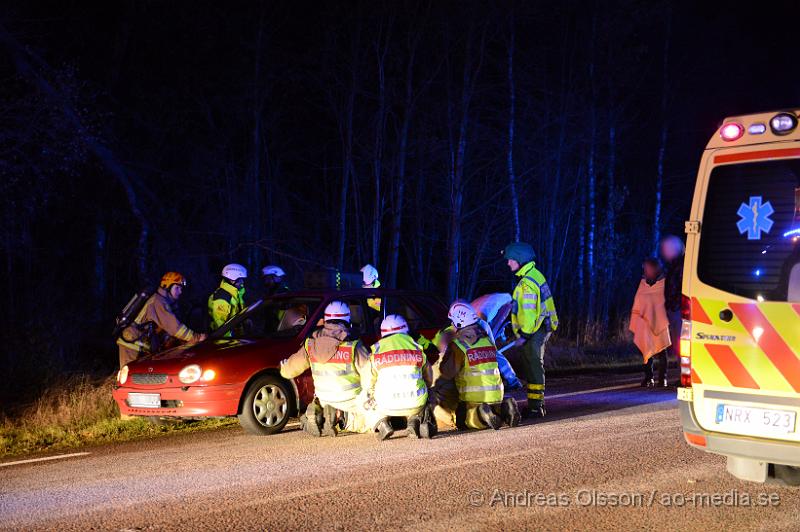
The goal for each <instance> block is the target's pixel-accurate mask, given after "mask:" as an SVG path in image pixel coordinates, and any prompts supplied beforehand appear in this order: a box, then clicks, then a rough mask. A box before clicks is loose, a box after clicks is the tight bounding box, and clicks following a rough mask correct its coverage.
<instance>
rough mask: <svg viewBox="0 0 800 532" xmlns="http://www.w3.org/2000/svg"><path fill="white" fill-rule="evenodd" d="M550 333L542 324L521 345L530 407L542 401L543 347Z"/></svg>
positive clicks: (536, 405)
mask: <svg viewBox="0 0 800 532" xmlns="http://www.w3.org/2000/svg"><path fill="white" fill-rule="evenodd" d="M550 334H552V333H551V332H550V331H548V330H547V329H546V326H545V325H542V327H540V328H539V330H538V331H536V332H535V333H533V336H531V338H530V339H529V340H528V341H527V342H525V345H524V346H522V368H523V372H524V373H525V380H526V381H528V407H529V408H531V409H535V408H539V407H540V406H542V404H543V403H544V348H545V345H546V344H547V340H548V339H549V338H550Z"/></svg>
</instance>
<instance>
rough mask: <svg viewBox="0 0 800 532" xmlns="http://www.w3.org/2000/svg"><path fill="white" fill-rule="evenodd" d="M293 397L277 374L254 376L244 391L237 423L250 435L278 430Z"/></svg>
mask: <svg viewBox="0 0 800 532" xmlns="http://www.w3.org/2000/svg"><path fill="white" fill-rule="evenodd" d="M293 397H294V394H293V393H292V389H291V386H289V383H287V382H286V381H285V380H283V379H281V378H280V377H275V376H273V375H263V376H261V377H258V378H257V379H256V380H255V381H253V383H252V384H250V386H249V387H248V388H247V391H246V392H245V394H244V400H243V401H242V411H241V413H240V414H239V416H238V417H239V424H240V425H241V426H242V428H243V429H244V430H246V431H247V432H249V433H251V434H261V435H266V434H275V433H277V432H280V431H281V430H283V427H285V426H286V423H288V422H289V416H290V414H291V411H292V400H293Z"/></svg>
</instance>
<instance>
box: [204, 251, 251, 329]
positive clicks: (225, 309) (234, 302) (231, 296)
mask: <svg viewBox="0 0 800 532" xmlns="http://www.w3.org/2000/svg"><path fill="white" fill-rule="evenodd" d="M245 279H247V269H246V268H245V267H244V266H242V265H241V264H228V265H227V266H225V267H224V268H222V282H220V284H219V288H217V289H216V290H214V292H213V293H212V294H211V295H210V296H208V314H209V315H210V316H211V325H210V328H211V330H212V331H216V330H217V329H219V328H220V327H221V326H222V324H223V323H225V322H226V321H228V320H229V319H231V318H233V317H234V316H236V315H237V314H238V313H240V312H241V311H242V310H244V280H245ZM230 335H231V333H230V331H228V333H227V334H226V336H230Z"/></svg>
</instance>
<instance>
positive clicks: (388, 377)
mask: <svg viewBox="0 0 800 532" xmlns="http://www.w3.org/2000/svg"><path fill="white" fill-rule="evenodd" d="M370 358H371V362H372V367H373V368H375V371H376V372H377V374H378V379H377V381H376V383H375V402H376V403H377V407H378V410H380V411H381V412H385V413H387V414H388V415H392V413H393V412H397V413H398V414H400V413H402V412H403V411H407V410H413V409H415V408H420V407H422V406H425V403H427V402H428V387H427V386H426V385H425V379H424V378H423V376H422V370H423V368H424V367H425V362H426V360H425V353H423V352H422V349H421V348H420V346H419V345H418V344H417V343H416V342H415V341H414V340H412V339H411V337H410V336H409V335H407V334H403V333H398V334H393V335H391V336H387V337H385V338H381V340H380V341H379V342H378V343H376V344H375V345H374V346H373V352H372V355H371V356H370Z"/></svg>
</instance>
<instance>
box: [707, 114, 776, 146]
mask: <svg viewBox="0 0 800 532" xmlns="http://www.w3.org/2000/svg"><path fill="white" fill-rule="evenodd" d="M773 120H774V118H773ZM719 135H720V136H721V137H722V140H724V141H725V142H733V141H734V140H739V139H740V138H742V135H744V126H743V125H742V124H739V123H738V122H728V123H727V124H723V125H722V127H721V128H720V129H719Z"/></svg>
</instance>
